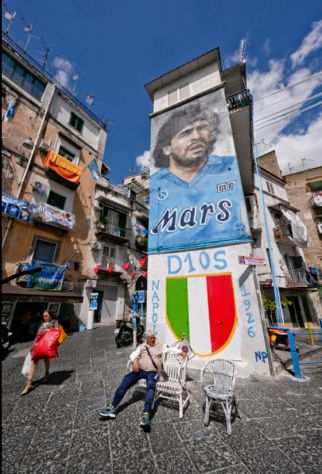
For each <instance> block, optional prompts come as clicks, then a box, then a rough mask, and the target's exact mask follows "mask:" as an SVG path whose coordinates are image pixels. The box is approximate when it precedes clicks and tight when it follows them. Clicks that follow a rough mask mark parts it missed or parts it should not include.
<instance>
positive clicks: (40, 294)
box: [1, 284, 83, 303]
mask: <svg viewBox="0 0 322 474" xmlns="http://www.w3.org/2000/svg"><path fill="white" fill-rule="evenodd" d="M1 293H2V299H3V300H4V301H16V300H17V301H28V302H29V303H82V302H83V296H82V295H80V294H79V293H76V292H72V291H42V290H34V289H32V288H31V289H29V288H21V287H19V286H14V285H9V284H5V285H2V286H1Z"/></svg>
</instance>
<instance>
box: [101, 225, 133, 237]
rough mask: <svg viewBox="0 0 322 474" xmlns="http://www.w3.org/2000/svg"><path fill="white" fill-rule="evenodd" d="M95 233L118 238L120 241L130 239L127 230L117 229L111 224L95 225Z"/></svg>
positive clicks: (117, 227)
mask: <svg viewBox="0 0 322 474" xmlns="http://www.w3.org/2000/svg"><path fill="white" fill-rule="evenodd" d="M96 231H97V233H103V234H107V235H110V236H113V237H118V238H120V239H124V240H129V238H130V231H129V229H125V228H123V227H119V226H116V225H113V224H109V223H108V224H104V223H102V222H97V223H96Z"/></svg>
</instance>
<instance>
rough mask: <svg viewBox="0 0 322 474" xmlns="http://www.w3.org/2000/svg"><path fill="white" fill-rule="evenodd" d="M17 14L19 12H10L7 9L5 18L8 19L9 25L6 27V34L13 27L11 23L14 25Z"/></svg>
mask: <svg viewBox="0 0 322 474" xmlns="http://www.w3.org/2000/svg"><path fill="white" fill-rule="evenodd" d="M16 15H17V12H13V13H11V12H9V11H8V10H6V11H5V13H4V17H5V19H6V20H7V21H8V26H7V29H6V34H8V33H9V31H10V28H11V25H12V23H13V21H14V19H15V18H16Z"/></svg>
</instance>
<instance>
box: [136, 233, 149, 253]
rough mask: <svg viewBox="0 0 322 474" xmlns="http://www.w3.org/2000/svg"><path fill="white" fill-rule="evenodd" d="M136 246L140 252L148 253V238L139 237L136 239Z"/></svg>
mask: <svg viewBox="0 0 322 474" xmlns="http://www.w3.org/2000/svg"><path fill="white" fill-rule="evenodd" d="M135 246H136V248H137V249H138V250H141V251H143V252H146V251H147V248H148V238H147V237H145V236H143V235H137V236H136V237H135Z"/></svg>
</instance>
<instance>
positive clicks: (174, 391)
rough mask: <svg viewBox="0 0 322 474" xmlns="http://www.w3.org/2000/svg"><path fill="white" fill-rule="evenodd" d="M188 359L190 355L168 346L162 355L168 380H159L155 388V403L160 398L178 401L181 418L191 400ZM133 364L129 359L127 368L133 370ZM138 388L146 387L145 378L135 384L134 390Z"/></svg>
mask: <svg viewBox="0 0 322 474" xmlns="http://www.w3.org/2000/svg"><path fill="white" fill-rule="evenodd" d="M188 361H189V357H187V356H183V355H182V354H181V353H180V352H178V350H177V349H173V348H171V347H168V348H166V350H165V351H164V352H163V355H162V363H163V368H164V370H165V372H166V373H167V375H168V380H167V381H158V382H157V384H156V390H155V397H154V403H155V402H156V401H157V400H158V399H160V398H163V399H166V400H170V401H172V402H175V403H177V404H178V408H179V418H182V417H183V413H184V409H185V408H186V406H187V405H188V403H189V400H190V393H189V391H188V390H187V387H186V378H187V365H188ZM131 366H132V362H131V361H130V360H129V361H128V363H127V369H128V370H131ZM136 389H146V382H145V380H143V379H141V380H139V381H138V383H137V384H136V385H135V386H134V391H135V390H136Z"/></svg>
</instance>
